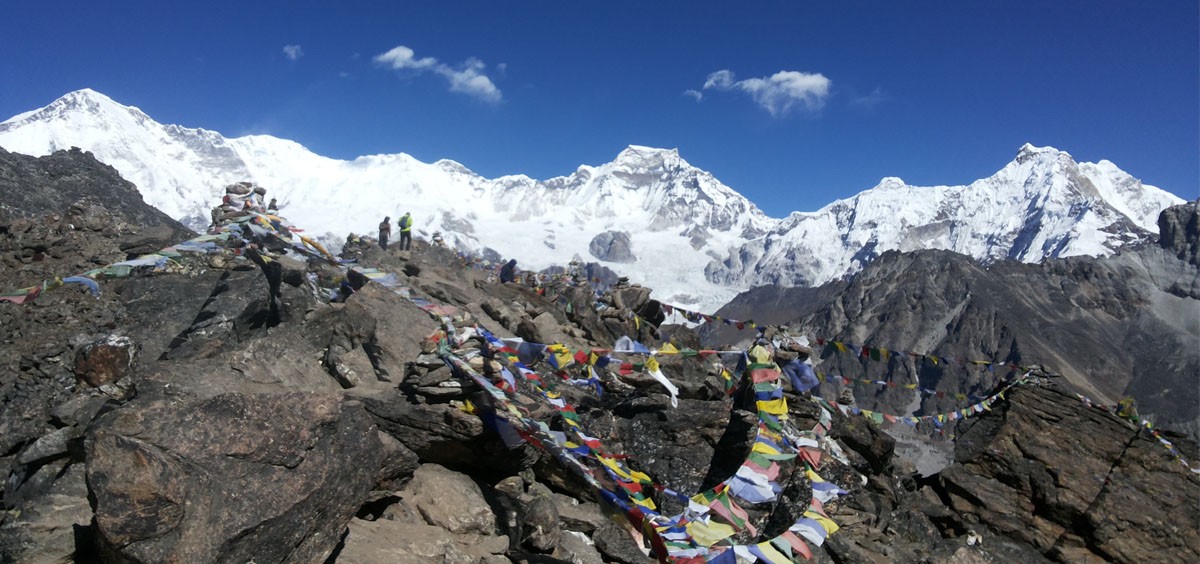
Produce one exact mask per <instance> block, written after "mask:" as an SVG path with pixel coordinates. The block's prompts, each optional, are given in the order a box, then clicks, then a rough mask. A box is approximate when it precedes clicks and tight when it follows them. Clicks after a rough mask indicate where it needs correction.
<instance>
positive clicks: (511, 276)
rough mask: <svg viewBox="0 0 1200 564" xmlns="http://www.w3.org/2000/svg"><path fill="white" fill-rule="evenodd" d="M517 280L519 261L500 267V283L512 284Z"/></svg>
mask: <svg viewBox="0 0 1200 564" xmlns="http://www.w3.org/2000/svg"><path fill="white" fill-rule="evenodd" d="M516 279H517V259H512V260H510V261H508V262H506V263H504V266H502V267H500V283H501V284H503V283H506V282H512V281H513V280H516Z"/></svg>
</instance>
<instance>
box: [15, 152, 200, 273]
mask: <svg viewBox="0 0 1200 564" xmlns="http://www.w3.org/2000/svg"><path fill="white" fill-rule="evenodd" d="M85 199H86V200H89V201H91V202H93V203H96V204H99V205H100V206H102V207H103V208H104V209H106V210H110V211H116V212H117V213H118V214H119V215H120V219H121V220H122V221H123V222H125V223H129V224H132V225H136V226H139V227H140V228H143V229H149V228H166V229H167V230H168V231H170V232H171V233H172V235H170V236H167V237H166V238H168V239H173V240H175V241H178V240H181V239H183V238H185V237H183V236H184V235H187V234H190V233H191V231H190V230H188V229H187V228H185V227H184V226H183V225H181V224H179V223H178V222H176V221H175V220H173V219H171V218H170V217H168V216H167V215H166V214H164V213H162V212H160V211H158V210H157V209H155V208H153V207H151V206H149V205H148V204H146V203H145V202H144V201H143V200H142V195H141V194H140V193H138V191H137V188H136V187H135V186H134V185H133V184H132V183H130V182H129V181H127V180H125V179H123V178H121V175H120V174H119V173H118V172H117V170H116V169H114V168H112V167H111V166H108V165H106V164H104V163H101V162H100V161H97V160H96V158H95V157H93V156H92V154H91V153H86V152H83V151H80V150H79V149H76V148H72V149H71V150H69V151H58V152H55V153H53V154H51V155H47V156H44V157H30V156H27V155H21V154H17V153H10V152H8V151H5V150H4V149H3V148H2V147H0V210H4V211H7V212H8V213H9V214H13V215H23V216H33V215H42V214H48V213H62V211H63V210H64V209H66V208H67V206H68V205H70V204H72V203H74V202H77V201H79V200H85ZM80 219H81V220H82V221H80V222H79V223H80V227H82V228H84V229H88V230H92V231H98V230H100V229H102V228H103V227H104V219H103V218H98V217H95V216H94V215H88V214H83V215H81V216H80ZM156 233H158V232H156ZM143 237H145V236H143ZM160 248H162V247H155V248H154V249H152V250H158V249H160Z"/></svg>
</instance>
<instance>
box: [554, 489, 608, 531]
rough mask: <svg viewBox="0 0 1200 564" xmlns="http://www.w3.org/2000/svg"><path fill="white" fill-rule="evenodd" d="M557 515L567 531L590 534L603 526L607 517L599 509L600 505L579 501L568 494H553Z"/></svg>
mask: <svg viewBox="0 0 1200 564" xmlns="http://www.w3.org/2000/svg"><path fill="white" fill-rule="evenodd" d="M553 495H554V502H555V505H556V506H557V510H558V516H559V518H560V519H562V526H563V528H564V529H566V530H567V531H577V532H580V533H583V534H585V535H590V534H592V533H593V532H595V531H596V529H599V528H600V527H603V526H604V524H605V523H607V522H608V518H607V517H605V516H604V513H603V512H601V511H600V506H599V505H596V504H595V503H591V502H580V501H579V500H578V499H575V498H573V497H570V496H565V495H562V494H558V493H556V494H553Z"/></svg>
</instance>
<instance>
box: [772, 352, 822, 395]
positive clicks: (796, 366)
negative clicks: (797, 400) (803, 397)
mask: <svg viewBox="0 0 1200 564" xmlns="http://www.w3.org/2000/svg"><path fill="white" fill-rule="evenodd" d="M811 354H812V349H810V348H808V347H807V346H805V345H802V344H800V343H797V342H796V341H792V340H788V341H787V342H785V343H784V344H783V346H782V347H780V350H778V351H777V353H776V362H779V364H780V369H782V370H783V373H784V374H787V377H788V380H789V381H790V382H791V383H792V388H793V389H794V390H796V393H798V394H803V393H806V392H808V391H809V390H811V389H813V388H815V387H817V385H818V384H819V382H818V381H817V375H816V374H815V373H814V372H813V369H812V366H809V364H808V363H807V362H805V361H807V360H808V357H809V355H811ZM793 355H794V356H793ZM780 361H782V362H780Z"/></svg>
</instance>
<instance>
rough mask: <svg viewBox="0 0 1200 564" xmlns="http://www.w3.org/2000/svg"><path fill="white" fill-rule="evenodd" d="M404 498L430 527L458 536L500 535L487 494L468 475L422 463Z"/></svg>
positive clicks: (404, 492)
mask: <svg viewBox="0 0 1200 564" xmlns="http://www.w3.org/2000/svg"><path fill="white" fill-rule="evenodd" d="M400 496H401V497H402V498H403V499H404V500H406V501H407V502H408V503H409V504H410V505H412V506H413V507H415V508H416V509H417V511H419V512H420V514H421V517H422V518H424V519H425V522H426V523H428V524H430V525H434V526H437V527H441V528H442V529H445V530H447V531H450V532H451V533H458V534H462V533H470V534H480V535H489V536H490V535H495V534H496V533H497V529H496V515H495V514H494V513H492V510H491V508H490V507H489V506H488V503H487V500H485V499H484V497H483V491H482V490H480V489H479V485H478V484H476V483H475V482H474V480H472V479H471V478H469V477H467V476H466V475H465V474H460V473H458V472H454V471H451V470H448V469H446V468H445V467H444V466H440V465H437V464H422V465H421V467H419V468H417V471H416V473H415V474H414V475H413V478H412V481H410V482H409V483H408V485H406V486H405V487H404V489H403V490H401V492H400Z"/></svg>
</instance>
